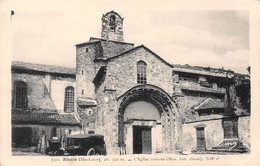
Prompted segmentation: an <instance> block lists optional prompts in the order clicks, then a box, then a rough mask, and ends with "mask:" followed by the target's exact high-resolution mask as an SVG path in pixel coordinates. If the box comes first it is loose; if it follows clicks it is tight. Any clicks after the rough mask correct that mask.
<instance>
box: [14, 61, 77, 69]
mask: <svg viewBox="0 0 260 166" xmlns="http://www.w3.org/2000/svg"><path fill="white" fill-rule="evenodd" d="M15 63H22V64H31V65H41V66H52V67H63V68H68V69H76V67H68V66H60V65H49V64H48V65H46V64H42V63H33V62H24V61H12V65H16V64H15Z"/></svg>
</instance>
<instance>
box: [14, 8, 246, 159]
mask: <svg viewBox="0 0 260 166" xmlns="http://www.w3.org/2000/svg"><path fill="white" fill-rule="evenodd" d="M101 21H102V32H101V38H96V37H90V39H89V41H88V42H85V43H80V44H77V45H76V55H75V58H76V68H68V67H61V66H50V65H41V64H32V63H24V62H13V63H12V147H13V150H14V149H17V148H29V149H30V150H34V151H37V152H39V153H44V152H45V151H46V149H47V148H48V146H49V141H51V140H52V139H53V138H56V139H58V140H61V141H62V140H64V138H65V137H66V136H67V135H73V134H74V133H89V132H90V131H91V132H95V133H98V134H103V135H104V138H105V142H106V149H107V153H108V155H119V154H156V153H184V152H188V153H195V152H207V151H211V152H213V151H214V152H215V151H225V152H228V151H232V152H249V151H250V77H249V76H248V75H242V74H238V73H235V72H233V71H230V70H224V69H216V68H209V67H208V68H205V67H199V66H189V65H176V64H170V63H168V62H166V61H165V60H163V59H162V58H161V57H160V56H159V55H157V54H156V53H155V52H153V51H152V48H151V49H150V48H147V47H146V46H144V45H140V46H135V45H134V44H133V43H128V42H127V41H124V33H123V21H124V18H123V17H122V16H121V15H119V14H118V13H117V12H115V11H110V12H108V13H106V14H104V15H103V16H102V19H101ZM125 28H127V27H125ZM173 58H174V57H173Z"/></svg>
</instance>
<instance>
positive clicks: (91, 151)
mask: <svg viewBox="0 0 260 166" xmlns="http://www.w3.org/2000/svg"><path fill="white" fill-rule="evenodd" d="M93 155H95V149H94V148H90V149H89V150H88V153H87V156H93Z"/></svg>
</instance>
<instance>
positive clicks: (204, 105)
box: [194, 98, 224, 110]
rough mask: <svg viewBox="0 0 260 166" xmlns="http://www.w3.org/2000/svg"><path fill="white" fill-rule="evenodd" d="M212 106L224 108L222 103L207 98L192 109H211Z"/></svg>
mask: <svg viewBox="0 0 260 166" xmlns="http://www.w3.org/2000/svg"><path fill="white" fill-rule="evenodd" d="M212 108H223V109H224V103H223V102H221V101H219V100H217V99H212V98H207V99H206V100H204V101H203V102H202V103H200V104H199V105H198V106H197V107H195V108H194V109H195V110H205V109H212Z"/></svg>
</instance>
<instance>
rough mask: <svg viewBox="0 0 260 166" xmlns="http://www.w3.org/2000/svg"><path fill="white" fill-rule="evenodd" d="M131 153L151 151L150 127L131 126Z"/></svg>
mask: <svg viewBox="0 0 260 166" xmlns="http://www.w3.org/2000/svg"><path fill="white" fill-rule="evenodd" d="M133 153H134V154H141V153H142V154H150V153H152V139H151V127H146V126H133Z"/></svg>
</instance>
